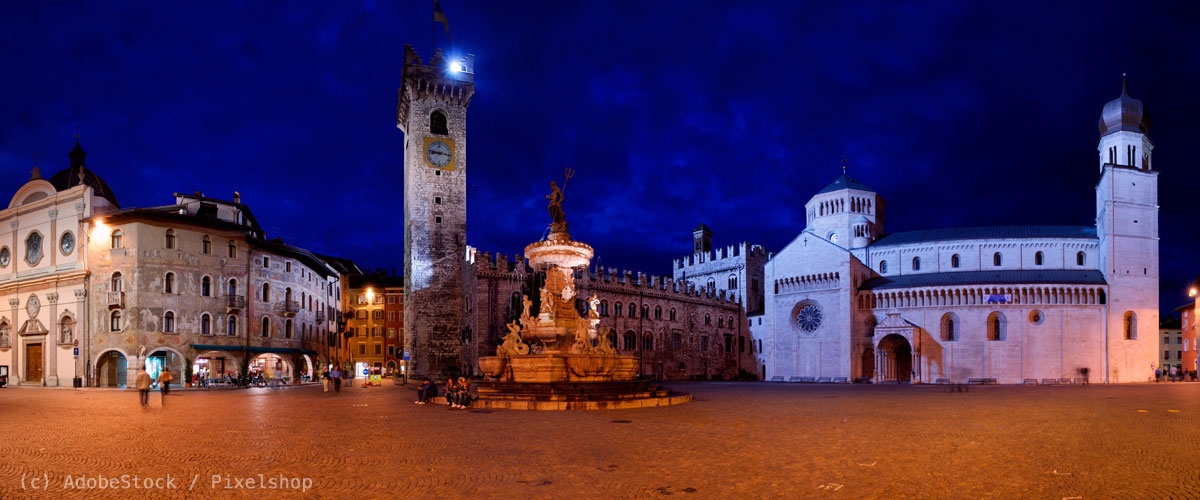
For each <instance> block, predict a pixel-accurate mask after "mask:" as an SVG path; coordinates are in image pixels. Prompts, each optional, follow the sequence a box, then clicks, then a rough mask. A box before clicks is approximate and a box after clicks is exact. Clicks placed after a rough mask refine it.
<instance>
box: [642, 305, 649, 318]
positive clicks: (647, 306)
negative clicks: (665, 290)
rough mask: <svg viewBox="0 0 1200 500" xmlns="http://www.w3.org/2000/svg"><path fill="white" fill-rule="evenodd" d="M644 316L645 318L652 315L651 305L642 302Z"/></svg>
mask: <svg viewBox="0 0 1200 500" xmlns="http://www.w3.org/2000/svg"><path fill="white" fill-rule="evenodd" d="M642 317H643V318H649V317H650V306H649V305H647V304H642Z"/></svg>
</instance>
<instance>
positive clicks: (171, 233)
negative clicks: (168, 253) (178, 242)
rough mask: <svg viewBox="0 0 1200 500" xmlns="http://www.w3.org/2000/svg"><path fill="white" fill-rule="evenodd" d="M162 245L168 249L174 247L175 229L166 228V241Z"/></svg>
mask: <svg viewBox="0 0 1200 500" xmlns="http://www.w3.org/2000/svg"><path fill="white" fill-rule="evenodd" d="M164 246H165V247H166V248H167V249H168V250H174V249H175V230H174V229H168V230H167V241H166V243H164Z"/></svg>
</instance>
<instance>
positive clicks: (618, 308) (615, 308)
mask: <svg viewBox="0 0 1200 500" xmlns="http://www.w3.org/2000/svg"><path fill="white" fill-rule="evenodd" d="M613 314H614V315H616V316H617V317H620V316H621V303H620V302H616V303H614V304H613Z"/></svg>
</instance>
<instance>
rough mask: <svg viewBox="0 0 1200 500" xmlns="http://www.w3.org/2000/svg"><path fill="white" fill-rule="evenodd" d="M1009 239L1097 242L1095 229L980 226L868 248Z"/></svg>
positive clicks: (888, 238) (887, 239)
mask: <svg viewBox="0 0 1200 500" xmlns="http://www.w3.org/2000/svg"><path fill="white" fill-rule="evenodd" d="M1009 238H1078V239H1096V227H1095V226H980V227H955V228H946V229H925V230H921V231H904V232H900V233H890V234H885V235H883V236H880V237H879V239H877V240H875V242H874V243H872V244H871V246H873V247H877V246H884V245H906V244H909V243H924V242H929V241H949V240H990V239H1009Z"/></svg>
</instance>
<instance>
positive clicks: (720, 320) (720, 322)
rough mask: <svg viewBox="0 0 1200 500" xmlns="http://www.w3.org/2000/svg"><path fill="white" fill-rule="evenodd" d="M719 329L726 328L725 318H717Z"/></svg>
mask: <svg viewBox="0 0 1200 500" xmlns="http://www.w3.org/2000/svg"><path fill="white" fill-rule="evenodd" d="M717 328H725V318H722V317H720V316H717Z"/></svg>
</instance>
